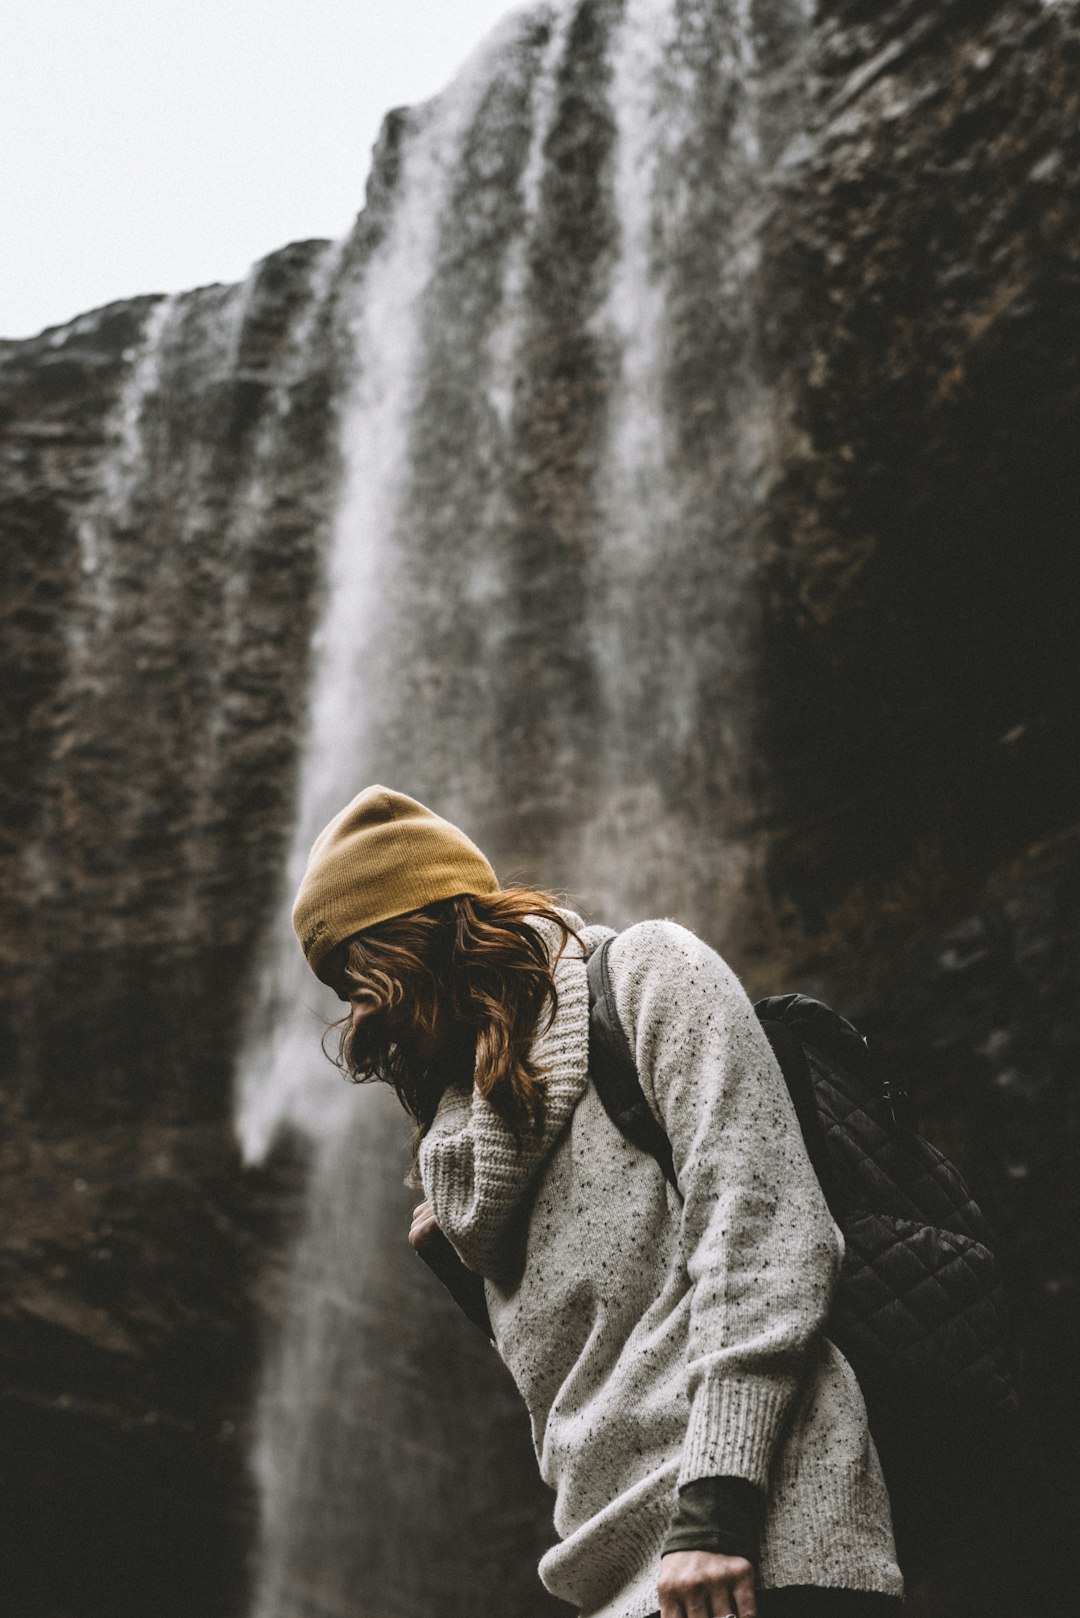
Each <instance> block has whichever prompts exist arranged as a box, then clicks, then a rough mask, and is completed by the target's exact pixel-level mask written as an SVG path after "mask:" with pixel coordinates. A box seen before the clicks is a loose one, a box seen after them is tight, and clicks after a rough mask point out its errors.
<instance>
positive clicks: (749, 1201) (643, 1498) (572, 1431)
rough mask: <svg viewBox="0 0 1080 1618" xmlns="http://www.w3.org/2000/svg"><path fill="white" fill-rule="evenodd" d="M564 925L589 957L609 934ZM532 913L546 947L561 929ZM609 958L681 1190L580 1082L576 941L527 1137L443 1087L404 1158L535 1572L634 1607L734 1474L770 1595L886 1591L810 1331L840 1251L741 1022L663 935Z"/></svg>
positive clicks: (723, 981)
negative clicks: (538, 1476) (523, 1476)
mask: <svg viewBox="0 0 1080 1618" xmlns="http://www.w3.org/2000/svg"><path fill="white" fill-rule="evenodd" d="M567 916H568V919H569V920H570V921H571V922H572V924H573V925H574V926H576V927H577V928H578V930H579V931H581V933H582V937H583V939H584V941H585V944H586V946H587V947H591V946H592V945H593V944H595V943H596V942H598V941H599V939H600V938H602V937H604V936H606V935H607V932H608V931H609V930H608V929H606V928H599V927H592V928H586V927H585V926H584V923H583V922H582V921H581V919H580V917H577V916H575V915H573V914H572V913H570V912H568V913H567ZM540 925H541V930H542V931H544V934H545V937H546V939H547V940H548V944H549V949H550V951H551V953H552V954H553V955H554V953H555V949H556V942H557V938H558V934H557V932H556V929H555V928H554V927H553V926H552V925H551V924H550V923H541V924H540ZM609 964H610V968H611V974H612V981H613V986H614V990H615V1000H616V1006H617V1009H618V1013H619V1017H620V1019H621V1021H622V1024H623V1026H624V1028H625V1030H626V1033H627V1037H628V1039H629V1041H630V1045H631V1049H632V1050H633V1051H634V1052H635V1055H636V1059H637V1066H638V1072H639V1075H640V1078H641V1083H642V1087H643V1089H644V1091H645V1095H646V1097H647V1099H648V1101H649V1104H650V1106H651V1107H652V1108H653V1109H654V1110H655V1113H656V1116H657V1117H658V1118H659V1120H660V1121H661V1123H662V1124H663V1127H664V1129H665V1131H666V1132H667V1135H668V1137H669V1138H670V1140H671V1143H672V1147H673V1150H674V1160H675V1169H676V1173H677V1177H678V1182H679V1189H680V1192H681V1197H680V1195H678V1194H677V1193H676V1192H674V1191H673V1190H672V1189H671V1188H670V1187H669V1186H668V1183H667V1181H666V1180H665V1178H664V1176H663V1174H662V1172H661V1170H660V1168H659V1165H658V1164H657V1163H656V1162H655V1160H654V1159H653V1158H652V1157H650V1156H649V1155H648V1154H646V1153H644V1152H642V1151H639V1150H638V1149H637V1148H636V1147H634V1146H632V1145H630V1143H629V1142H628V1141H626V1140H625V1139H624V1137H623V1136H622V1135H621V1134H620V1132H619V1131H618V1130H617V1129H616V1128H615V1126H614V1125H613V1124H612V1123H611V1121H610V1120H609V1118H608V1117H607V1114H606V1113H605V1112H604V1109H603V1107H602V1105H601V1103H600V1100H599V1097H598V1096H597V1093H596V1091H595V1088H594V1087H593V1086H592V1085H591V1084H590V1083H589V1078H588V1049H589V1016H588V985H587V980H586V974H585V963H584V960H583V958H582V955H581V951H580V950H579V948H578V946H577V944H576V943H575V942H574V941H571V943H570V945H569V947H568V949H567V951H566V952H565V953H564V954H563V956H562V957H561V958H560V959H559V960H558V962H557V965H556V967H555V983H556V988H557V991H558V1009H557V1012H556V1015H555V1018H554V1021H553V1023H552V1024H551V1027H550V1028H549V1029H547V1030H546V1031H545V1032H543V1033H541V1034H540V1035H539V1036H538V1037H537V1039H536V1041H535V1042H534V1046H533V1052H532V1054H533V1058H534V1060H535V1061H536V1062H537V1064H538V1065H539V1067H540V1069H541V1070H542V1071H543V1072H544V1073H545V1075H546V1095H547V1116H546V1121H545V1125H544V1129H543V1131H542V1133H541V1134H540V1135H539V1136H537V1137H535V1138H529V1139H526V1141H525V1142H524V1143H523V1144H522V1146H521V1147H520V1148H519V1147H517V1146H516V1145H515V1143H514V1140H513V1137H512V1136H511V1135H510V1133H509V1131H508V1130H507V1129H506V1127H505V1125H503V1124H502V1122H501V1121H500V1120H499V1118H498V1117H497V1116H496V1115H495V1114H494V1113H493V1112H492V1110H491V1108H490V1107H488V1106H487V1104H486V1103H485V1102H484V1101H483V1100H482V1098H480V1097H479V1095H478V1094H477V1093H476V1092H475V1090H473V1091H465V1090H463V1089H459V1088H455V1089H451V1090H449V1091H448V1092H447V1094H446V1095H445V1097H444V1098H443V1101H442V1103H441V1105H440V1107H439V1111H438V1114H437V1116H436V1118H435V1121H434V1124H433V1126H432V1128H431V1130H430V1132H429V1133H428V1135H427V1137H426V1139H425V1140H424V1142H423V1145H422V1147H421V1152H420V1172H421V1178H422V1180H423V1185H424V1190H425V1193H426V1195H427V1196H428V1198H429V1199H430V1201H431V1203H432V1205H433V1207H434V1209H435V1214H436V1217H437V1219H438V1222H439V1224H440V1225H441V1227H442V1229H443V1230H444V1231H445V1233H446V1235H447V1236H448V1237H449V1239H450V1241H451V1242H452V1243H453V1245H454V1247H455V1248H456V1249H457V1251H458V1253H459V1254H460V1256H461V1258H462V1259H463V1260H464V1262H465V1263H466V1264H467V1265H468V1266H469V1268H470V1269H473V1270H476V1271H478V1272H479V1273H480V1274H482V1275H483V1276H484V1277H485V1278H486V1287H485V1291H486V1295H487V1301H488V1308H489V1311H490V1315H491V1322H492V1327H493V1331H494V1334H495V1343H496V1347H497V1349H498V1351H499V1354H500V1355H501V1357H502V1358H503V1360H504V1361H505V1362H506V1364H507V1366H508V1367H509V1369H510V1371H511V1373H512V1375H513V1377H514V1379H515V1381H516V1383H517V1386H518V1388H519V1389H520V1390H521V1393H522V1395H523V1397H524V1400H525V1403H526V1405H527V1407H528V1410H529V1415H530V1418H531V1422H532V1433H533V1441H534V1444H535V1447H536V1454H537V1458H538V1460H539V1463H540V1471H541V1473H542V1475H543V1477H544V1479H545V1481H546V1482H547V1483H548V1484H549V1485H550V1486H551V1488H553V1489H554V1491H555V1496H556V1500H555V1528H556V1531H557V1533H558V1535H559V1543H558V1544H557V1545H555V1546H554V1547H553V1549H551V1550H550V1551H548V1552H547V1554H546V1555H545V1556H544V1557H543V1559H542V1561H541V1563H540V1576H541V1579H542V1580H543V1582H544V1584H545V1585H546V1587H547V1588H548V1589H549V1590H550V1591H551V1592H552V1594H553V1595H556V1596H558V1597H560V1598H561V1599H562V1600H564V1601H568V1602H570V1603H571V1604H572V1605H573V1606H576V1607H577V1608H578V1609H579V1610H580V1611H581V1613H582V1614H583V1615H587V1618H646V1615H648V1614H651V1613H654V1612H655V1611H656V1609H657V1607H658V1605H659V1602H658V1599H657V1593H656V1580H657V1575H658V1572H659V1557H660V1548H661V1546H662V1544H663V1541H664V1538H665V1535H666V1533H667V1529H668V1525H669V1522H670V1519H671V1515H672V1509H673V1507H674V1504H675V1501H676V1495H677V1489H678V1487H679V1485H680V1484H683V1483H687V1482H689V1481H691V1480H693V1479H696V1478H702V1477H742V1478H747V1479H749V1480H750V1481H751V1482H753V1483H756V1484H757V1485H758V1486H759V1487H763V1488H765V1489H766V1490H767V1504H766V1510H765V1523H764V1530H763V1536H762V1545H761V1562H760V1567H759V1578H760V1581H761V1583H762V1584H763V1585H765V1586H777V1585H785V1584H812V1585H824V1586H827V1587H840V1588H845V1589H856V1590H876V1591H881V1592H884V1593H887V1594H891V1595H899V1594H900V1593H901V1591H902V1588H903V1586H902V1580H901V1577H900V1573H899V1570H898V1568H897V1565H896V1561H895V1556H894V1551H893V1540H892V1530H891V1525H890V1518H889V1505H888V1498H887V1495H886V1493H885V1487H884V1484H883V1481H882V1477H881V1471H880V1467H879V1464H878V1460H877V1456H876V1454H875V1451H874V1448H873V1445H872V1443H871V1440H870V1437H869V1433H868V1430H867V1423H866V1411H865V1407H864V1404H863V1399H862V1395H861V1393H860V1391H859V1387H858V1384H857V1383H856V1381H855V1377H854V1375H853V1374H852V1372H851V1369H850V1367H849V1366H848V1364H847V1362H846V1361H845V1360H844V1358H843V1356H842V1355H841V1354H840V1353H839V1351H838V1350H837V1349H836V1348H835V1347H834V1346H833V1345H832V1344H831V1343H830V1342H829V1341H828V1340H827V1339H826V1338H825V1337H824V1336H823V1334H822V1328H823V1325H824V1321H825V1317H826V1314H827V1311H828V1307H829V1302H830V1298H831V1296H832V1291H833V1288H834V1286H835V1282H836V1278H837V1273H838V1268H839V1263H840V1258H841V1256H842V1254H841V1239H840V1236H839V1232H838V1231H837V1229H836V1226H835V1224H834V1222H833V1220H832V1218H831V1216H830V1214H829V1211H828V1208H827V1206H826V1203H825V1200H824V1197H823V1196H822V1194H821V1190H820V1187H819V1185H818V1182H817V1179H816V1177H815V1175H814V1172H813V1169H812V1168H811V1166H810V1162H809V1159H808V1158H807V1155H806V1151H805V1148H804V1146H803V1143H802V1136H801V1134H800V1131H799V1126H798V1122H797V1119H796V1117H795V1112H794V1108H793V1107H792V1104H791V1101H790V1098H789V1096H788V1092H787V1088H786V1086H785V1084H784V1080H783V1077H782V1075H781V1073H780V1070H779V1068H778V1067H777V1065H776V1063H775V1061H774V1059H773V1056H772V1052H771V1050H770V1048H769V1044H768V1041H767V1040H766V1038H765V1036H764V1034H763V1032H762V1030H761V1027H760V1025H759V1023H758V1021H757V1018H756V1017H755V1016H754V1013H753V1008H752V1007H751V1005H750V1002H749V1000H748V999H747V997H746V995H745V993H744V992H743V989H742V987H741V986H740V984H739V982H738V980H737V978H736V977H735V976H734V974H733V973H732V972H731V971H730V969H729V968H728V967H727V966H726V965H725V964H724V962H723V961H722V960H721V959H720V957H719V956H718V955H717V954H716V953H715V951H714V950H712V949H710V948H709V947H708V945H706V944H704V943H703V942H702V941H701V940H700V939H698V938H696V937H695V936H694V935H693V934H692V933H690V932H688V931H687V930H686V929H685V928H683V927H680V926H678V925H677V924H676V923H674V922H669V921H648V922H642V923H640V924H639V925H637V926H634V927H631V928H629V929H628V930H627V931H625V932H623V933H621V934H620V935H619V937H618V938H617V939H616V940H615V942H614V944H613V945H612V946H611V951H610V955H609Z"/></svg>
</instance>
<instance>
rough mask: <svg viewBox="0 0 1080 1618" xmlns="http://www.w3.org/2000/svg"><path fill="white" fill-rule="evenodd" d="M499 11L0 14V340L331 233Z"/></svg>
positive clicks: (217, 6)
mask: <svg viewBox="0 0 1080 1618" xmlns="http://www.w3.org/2000/svg"><path fill="white" fill-rule="evenodd" d="M518 3H519V0H0V153H2V158H0V223H2V228H3V233H4V234H3V248H2V251H0V336H4V337H24V336H29V335H31V334H32V333H34V332H37V331H40V330H41V328H42V327H44V326H48V325H55V324H57V323H58V322H61V321H66V320H69V319H70V318H71V317H72V316H73V315H76V314H78V313H80V312H81V311H82V310H84V309H91V308H94V307H95V306H96V305H98V304H102V303H108V302H109V301H110V300H111V299H113V298H125V297H129V296H131V295H133V294H135V293H139V292H174V291H180V290H182V289H183V288H185V287H193V286H199V285H202V284H204V283H206V282H208V281H235V280H238V279H240V278H241V277H242V276H244V275H245V274H246V272H247V270H248V268H249V267H250V265H251V264H252V263H253V262H254V260H255V259H257V258H261V257H262V256H263V254H264V253H268V252H270V251H272V250H273V249H274V248H276V247H281V246H283V245H284V244H285V243H286V242H290V241H297V240H300V239H302V238H304V237H308V236H338V235H340V234H341V233H342V232H343V231H344V230H346V229H347V228H348V226H349V225H350V223H351V222H352V219H353V217H354V215H355V214H356V212H357V210H358V209H359V207H360V206H361V203H362V201H363V192H364V181H365V179H366V177H367V172H368V167H369V162H370V153H371V147H372V144H373V142H374V140H375V137H376V135H377V133H378V128H379V124H380V122H381V121H382V117H383V114H384V113H385V112H386V111H387V110H388V109H389V108H391V107H395V106H401V105H404V104H411V103H414V102H417V101H423V100H425V99H426V98H427V97H428V96H430V95H433V94H434V93H435V92H436V91H437V90H439V89H441V88H442V86H443V85H444V84H446V83H447V82H448V81H449V79H450V78H451V77H452V75H453V73H454V70H455V69H456V68H457V67H458V66H459V65H460V63H461V62H462V61H464V59H465V57H466V56H467V55H468V54H469V53H470V51H471V50H472V49H473V47H474V46H475V45H476V44H477V43H478V42H479V41H480V40H481V39H482V38H483V36H484V35H485V34H486V33H487V32H488V31H489V29H490V28H492V27H493V26H494V24H495V23H496V22H497V21H498V20H499V18H500V17H502V16H504V15H505V14H506V13H507V12H510V11H513V10H515V9H517V4H518Z"/></svg>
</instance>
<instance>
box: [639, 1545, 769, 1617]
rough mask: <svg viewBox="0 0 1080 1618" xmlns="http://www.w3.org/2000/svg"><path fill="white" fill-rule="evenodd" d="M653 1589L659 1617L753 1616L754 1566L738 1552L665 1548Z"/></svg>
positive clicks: (755, 1613) (754, 1613)
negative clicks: (716, 1553) (658, 1575)
mask: <svg viewBox="0 0 1080 1618" xmlns="http://www.w3.org/2000/svg"><path fill="white" fill-rule="evenodd" d="M656 1589H657V1594H658V1595H659V1597H660V1618H729V1614H731V1615H732V1618H757V1599H756V1597H755V1594H754V1569H753V1567H752V1566H751V1564H750V1563H749V1562H747V1561H745V1560H744V1559H743V1557H741V1556H714V1555H713V1553H712V1552H711V1551H669V1552H668V1554H667V1555H666V1556H662V1557H661V1558H660V1577H659V1579H658V1580H657V1584H656Z"/></svg>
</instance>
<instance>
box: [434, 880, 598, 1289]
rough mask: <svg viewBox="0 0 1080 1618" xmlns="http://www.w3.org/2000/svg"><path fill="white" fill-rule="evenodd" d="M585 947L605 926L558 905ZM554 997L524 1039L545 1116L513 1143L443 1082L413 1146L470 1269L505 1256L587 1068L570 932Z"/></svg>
mask: <svg viewBox="0 0 1080 1618" xmlns="http://www.w3.org/2000/svg"><path fill="white" fill-rule="evenodd" d="M560 915H562V916H563V917H564V918H565V919H566V921H568V922H569V924H570V925H571V926H572V927H574V928H575V929H576V930H577V931H578V932H580V933H581V935H582V938H583V940H584V942H585V946H586V949H591V948H592V947H593V946H594V945H595V944H596V943H597V942H599V940H600V939H601V938H603V937H605V936H606V935H607V933H608V932H609V931H610V928H607V927H586V926H585V923H584V921H583V920H582V918H581V917H580V916H578V915H576V914H575V912H574V911H572V910H561V911H560ZM530 921H531V922H532V925H533V926H535V927H536V930H537V932H539V933H540V934H541V935H542V937H543V939H544V942H545V944H546V945H547V948H548V954H549V957H550V958H551V959H554V958H555V955H556V952H557V950H558V947H559V943H560V941H561V934H560V933H559V930H558V928H557V927H556V926H555V924H554V923H553V922H549V921H545V920H543V918H541V917H535V918H530ZM554 978H555V989H556V993H557V996H558V1006H557V1008H556V1012H555V1018H554V1021H553V1022H552V1024H551V1027H550V1028H548V1029H547V1030H546V1031H545V1032H544V1033H542V1034H541V1035H540V1036H539V1038H538V1039H537V1040H536V1041H535V1042H534V1044H533V1047H532V1053H531V1054H532V1059H533V1061H534V1062H535V1063H536V1065H537V1067H538V1068H539V1069H540V1071H541V1072H542V1073H543V1074H545V1076H546V1084H545V1097H546V1107H545V1115H544V1126H543V1129H542V1131H541V1133H540V1134H539V1135H525V1136H523V1138H522V1141H521V1144H520V1145H519V1144H518V1143H517V1142H516V1141H515V1140H514V1137H513V1135H512V1134H511V1132H510V1130H509V1129H508V1128H507V1126H506V1124H505V1123H503V1121H502V1119H501V1118H500V1117H499V1116H498V1114H497V1113H495V1112H494V1111H493V1110H492V1109H491V1107H490V1106H489V1105H488V1103H487V1102H486V1101H485V1100H484V1099H483V1097H482V1096H480V1095H479V1093H478V1092H477V1091H476V1090H475V1089H472V1090H471V1091H465V1090H464V1089H460V1088H457V1087H454V1088H451V1089H449V1090H447V1092H446V1093H445V1095H444V1096H443V1099H442V1101H441V1102H440V1104H439V1110H438V1112H437V1113H436V1115H435V1120H434V1122H433V1124H432V1126H431V1128H430V1130H429V1131H428V1133H427V1135H426V1136H425V1138H424V1141H423V1143H422V1145H421V1147H420V1178H421V1180H422V1181H423V1186H424V1192H425V1195H426V1196H427V1198H428V1200H429V1201H430V1203H431V1205H432V1207H433V1208H434V1210H435V1216H436V1218H437V1220H438V1222H439V1225H440V1227H441V1228H442V1230H443V1231H444V1232H445V1234H446V1235H447V1236H448V1237H449V1239H450V1241H451V1243H452V1244H453V1246H454V1247H455V1248H456V1249H457V1251H458V1253H459V1254H460V1256H461V1258H462V1259H463V1260H464V1262H465V1263H466V1264H467V1265H468V1267H469V1268H470V1269H471V1270H476V1271H478V1272H479V1273H480V1274H481V1275H487V1276H490V1277H492V1278H493V1279H498V1278H500V1277H501V1276H503V1275H505V1273H506V1270H507V1266H508V1264H512V1263H513V1256H512V1252H511V1250H512V1249H513V1248H514V1246H515V1244H514V1243H513V1242H512V1241H511V1240H510V1226H511V1223H512V1221H513V1220H514V1217H515V1215H517V1214H518V1212H519V1210H521V1209H522V1204H523V1200H524V1198H525V1194H526V1192H527V1191H528V1189H529V1186H530V1184H531V1183H532V1181H533V1179H534V1177H535V1175H536V1173H537V1170H538V1169H539V1168H540V1167H541V1165H542V1164H543V1163H544V1162H545V1161H546V1160H547V1158H548V1156H549V1155H550V1153H551V1150H552V1148H553V1147H554V1145H555V1144H556V1142H557V1141H558V1139H559V1137H560V1136H561V1135H562V1133H563V1131H564V1130H565V1129H566V1127H567V1125H568V1123H569V1122H570V1116H571V1114H572V1112H573V1110H574V1108H575V1107H576V1105H577V1103H578V1101H579V1099H580V1097H581V1095H582V1092H583V1091H584V1089H585V1087H586V1085H587V1083H588V1078H589V987H588V980H587V977H586V972H585V960H584V956H583V953H582V950H581V947H580V945H579V944H578V943H577V941H576V940H575V939H573V938H572V939H571V940H570V941H569V943H568V945H567V947H566V949H565V951H564V952H563V954H562V955H561V956H560V957H559V959H558V960H557V961H556V963H555V968H554Z"/></svg>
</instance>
